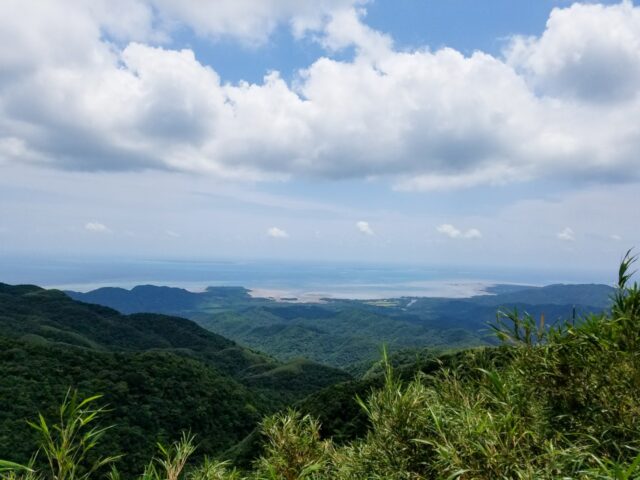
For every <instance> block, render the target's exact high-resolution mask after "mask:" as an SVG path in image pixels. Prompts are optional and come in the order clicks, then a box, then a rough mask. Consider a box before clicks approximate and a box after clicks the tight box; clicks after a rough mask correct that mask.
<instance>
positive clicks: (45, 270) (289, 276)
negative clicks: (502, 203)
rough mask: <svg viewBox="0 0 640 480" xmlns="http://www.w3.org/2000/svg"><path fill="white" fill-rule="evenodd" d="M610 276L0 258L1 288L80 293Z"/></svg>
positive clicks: (375, 289)
mask: <svg viewBox="0 0 640 480" xmlns="http://www.w3.org/2000/svg"><path fill="white" fill-rule="evenodd" d="M609 273H610V275H607V273H606V272H587V271H580V272H570V271H569V272H567V271H566V270H565V271H562V272H560V271H558V272H554V271H550V270H541V269H539V270H535V269H522V268H501V269H495V268H491V269H489V268H482V267H459V266H428V265H390V264H370V263H369V264H368V263H319V262H300V261H274V260H269V261H267V260H251V261H219V260H153V259H146V260H145V259H112V258H110V259H95V258H92V259H79V258H55V259H52V258H19V257H9V258H0V282H4V283H11V284H19V283H29V284H36V285H40V286H43V287H46V288H59V289H64V290H77V291H82V292H86V291H89V290H93V289H96V288H99V287H105V286H111V287H123V288H131V287H133V286H135V285H141V284H152V285H166V286H172V287H181V288H186V289H188V290H191V291H202V290H204V289H205V288H206V287H208V286H243V287H246V288H248V289H250V290H252V294H253V295H254V296H265V297H275V298H290V297H296V298H299V299H303V300H304V299H307V300H312V299H315V298H322V297H326V298H353V299H377V298H392V297H401V296H411V297H420V296H426V297H433V296H439V297H468V296H471V295H475V294H478V293H482V292H483V291H484V290H485V289H486V288H487V287H488V286H491V285H496V284H519V285H535V286H542V285H548V284H554V283H607V284H611V283H613V281H614V278H613V273H614V272H609Z"/></svg>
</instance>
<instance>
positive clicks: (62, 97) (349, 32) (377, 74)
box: [0, 0, 640, 190]
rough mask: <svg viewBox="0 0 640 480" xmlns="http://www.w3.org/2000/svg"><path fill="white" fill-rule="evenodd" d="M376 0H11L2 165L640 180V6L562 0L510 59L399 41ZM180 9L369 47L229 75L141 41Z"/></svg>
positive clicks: (256, 37)
mask: <svg viewBox="0 0 640 480" xmlns="http://www.w3.org/2000/svg"><path fill="white" fill-rule="evenodd" d="M74 1H75V0H74ZM89 4H91V7H88V6H87V5H89ZM361 4H363V2H360V1H357V0H324V1H318V2H311V1H293V0H286V1H276V0H264V1H257V0H233V1H232V0H220V1H217V2H208V3H207V2H204V3H203V2H196V1H195V0H194V1H186V2H170V1H168V0H148V1H143V0H134V1H133V2H132V3H131V4H130V5H131V6H130V7H129V6H128V5H129V4H128V3H126V2H124V3H120V2H117V3H116V4H114V5H115V7H117V8H114V9H113V11H112V10H109V9H108V8H107V6H108V5H110V4H109V3H105V2H104V1H100V0H96V2H87V3H85V2H80V1H75V3H74V4H73V5H74V8H64V9H61V8H59V6H60V4H59V3H56V2H44V3H42V2H38V1H35V0H31V1H29V0H7V1H5V2H0V132H2V133H1V134H0V163H5V164H6V163H7V162H16V163H17V162H31V163H39V164H43V165H47V166H48V167H57V168H63V169H74V170H141V169H166V170H179V171H187V172H198V173H203V174H207V175H215V176H219V177H223V178H236V179H241V180H270V179H280V180H281V179H286V178H289V177H291V176H296V175H304V176H312V177H314V176H315V177H324V178H369V177H386V178H388V179H389V180H390V181H391V182H392V183H393V184H394V185H395V186H396V188H398V189H401V190H437V189H454V188H467V187H472V186H476V185H485V184H490V185H493V184H505V183H510V182H515V181H523V180H530V179H535V178H541V177H554V178H578V179H584V180H597V181H600V182H614V181H636V180H638V179H640V173H639V172H640V163H639V162H640V157H638V155H637V151H639V150H640V7H634V6H633V5H632V4H631V2H625V3H622V4H620V5H614V6H601V5H574V6H572V7H568V8H564V9H555V10H554V11H553V14H552V15H551V18H550V19H549V22H548V24H547V28H546V30H545V32H544V33H543V34H542V35H541V36H540V37H538V38H526V39H525V38H520V37H516V38H514V39H513V40H512V42H511V43H510V46H509V48H507V53H506V54H505V58H499V57H495V56H491V55H488V54H484V53H482V52H475V53H474V54H472V55H471V56H464V55H463V54H461V53H460V52H458V51H456V50H453V49H449V48H443V49H440V50H437V51H429V50H426V49H419V50H415V51H398V50H394V48H393V42H392V39H391V38H389V37H388V36H386V35H383V34H381V33H379V32H376V31H375V30H372V29H371V28H370V27H367V26H366V25H364V24H363V16H362V12H360V11H358V10H357V9H354V6H355V7H357V6H358V5H361ZM152 7H153V8H152ZM129 12H131V17H130V18H128V17H127V15H126V14H127V13H129ZM212 12H214V13H215V15H213V14H211V13H212ZM17 18H20V22H17V21H16V19H17ZM176 23H177V24H186V25H188V26H190V28H193V29H194V30H195V31H197V32H199V33H200V34H202V35H205V36H213V37H217V36H229V35H230V36H234V37H237V38H242V39H244V40H245V41H249V42H259V41H263V40H264V38H265V36H266V35H268V34H269V32H271V31H272V30H273V28H275V26H276V25H278V24H284V23H288V24H290V25H292V27H293V28H294V29H295V30H296V32H297V33H298V34H303V33H304V32H305V31H306V30H308V29H324V30H323V34H322V35H320V37H319V39H320V41H321V42H322V43H323V45H325V47H327V48H329V49H340V48H344V47H346V46H349V45H353V46H355V47H356V51H357V54H356V57H355V59H353V61H337V60H333V59H330V58H320V59H318V60H317V61H315V62H314V63H312V64H311V65H310V66H309V67H308V68H306V69H305V70H304V71H302V72H300V74H299V77H298V78H297V79H296V80H295V81H294V82H292V84H287V83H286V82H285V81H284V80H283V79H282V78H280V76H279V75H278V74H277V73H271V74H269V75H268V76H267V77H265V79H264V81H263V82H262V83H258V84H248V83H240V84H235V85H234V84H227V83H224V82H222V81H221V79H220V77H219V75H218V74H217V72H216V71H215V69H214V68H215V66H214V67H209V66H205V65H203V64H201V63H200V62H199V61H198V59H197V58H195V56H194V53H193V52H192V51H191V50H188V49H185V50H174V49H170V48H159V47H151V46H149V45H146V44H144V43H143V42H154V43H155V44H157V42H159V41H162V38H163V35H165V36H166V35H170V34H171V32H172V31H173V29H174V28H175V27H176V25H175V24H176ZM104 32H106V33H108V34H109V35H111V36H113V37H117V38H119V39H121V43H119V44H118V45H123V46H122V47H118V46H116V45H115V44H114V43H111V42H108V41H106V40H105V37H104V35H103V34H104ZM167 45H168V44H167ZM620 100H624V101H620ZM62 112H64V115H63V114H62Z"/></svg>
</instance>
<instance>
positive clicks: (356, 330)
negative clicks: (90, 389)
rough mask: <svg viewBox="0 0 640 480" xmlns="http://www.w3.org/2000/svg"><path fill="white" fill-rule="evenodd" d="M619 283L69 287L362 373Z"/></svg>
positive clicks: (466, 340) (592, 307) (548, 314)
mask: <svg viewBox="0 0 640 480" xmlns="http://www.w3.org/2000/svg"><path fill="white" fill-rule="evenodd" d="M613 291H614V290H613V289H612V288H611V287H609V286H606V285H550V286H546V287H531V286H512V285H497V286H494V287H490V288H489V290H488V293H490V294H487V295H479V296H476V297H472V298H464V299H450V298H408V297H405V298H395V299H388V300H385V301H365V300H327V301H325V302H323V303H319V304H299V303H286V302H276V301H273V300H270V299H264V298H262V299H261V298H252V297H250V296H249V295H248V292H247V290H245V289H243V288H241V287H211V288H209V289H208V290H207V291H205V292H202V293H192V292H188V291H186V290H183V289H179V288H167V287H154V286H150V285H146V286H138V287H135V288H133V289H131V290H125V289H121V288H102V289H98V290H94V291H92V292H88V293H77V292H68V294H69V295H71V296H72V297H73V298H76V299H79V300H82V301H87V302H93V303H98V304H101V305H106V306H109V307H112V308H116V309H119V310H121V311H123V312H138V311H150V312H157V313H172V314H178V315H181V316H186V317H187V318H191V319H192V320H194V321H196V322H198V323H199V324H200V325H201V326H203V327H205V328H207V329H208V330H211V331H213V332H216V333H218V334H220V335H223V336H225V337H227V338H230V339H233V340H235V341H237V342H239V343H240V344H242V345H246V346H248V347H250V348H254V349H257V350H260V351H263V352H266V353H268V354H270V355H272V356H274V357H275V358H277V359H279V360H281V361H288V360H291V359H295V358H298V357H305V358H308V359H311V360H314V361H316V362H320V363H323V364H327V365H332V366H334V367H339V368H343V369H348V370H349V371H352V372H358V371H360V369H361V365H366V364H369V363H370V362H372V361H374V360H376V359H377V358H378V356H379V354H380V345H382V344H383V343H384V344H385V345H386V346H387V348H388V349H389V351H390V352H396V351H399V350H403V349H407V348H421V347H425V346H428V347H430V348H432V349H440V350H446V349H451V348H465V347H469V346H477V345H486V344H490V343H491V342H492V341H493V340H492V337H491V336H490V335H488V334H489V332H488V330H487V323H489V322H491V321H493V320H494V319H495V315H496V311H497V310H498V309H500V308H506V309H513V308H517V309H518V310H519V311H526V312H528V313H530V314H531V315H532V316H535V317H537V318H539V317H540V316H541V315H544V316H545V318H546V319H547V321H548V322H550V323H553V322H556V321H558V320H560V319H563V318H569V317H572V316H576V317H579V316H580V315H585V314H588V313H598V312H602V311H604V310H605V309H607V308H608V306H609V305H610V300H611V295H612V294H613Z"/></svg>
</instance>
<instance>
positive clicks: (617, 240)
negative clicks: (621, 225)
mask: <svg viewBox="0 0 640 480" xmlns="http://www.w3.org/2000/svg"><path fill="white" fill-rule="evenodd" d="M609 238H610V239H611V240H615V241H616V242H619V241H621V240H622V237H621V236H620V235H617V234H615V233H614V234H612V235H610V236H609Z"/></svg>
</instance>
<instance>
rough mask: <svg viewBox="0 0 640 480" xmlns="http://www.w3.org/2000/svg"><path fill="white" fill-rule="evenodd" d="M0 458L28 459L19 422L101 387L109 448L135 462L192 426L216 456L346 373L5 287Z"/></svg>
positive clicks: (185, 327)
mask: <svg viewBox="0 0 640 480" xmlns="http://www.w3.org/2000/svg"><path fill="white" fill-rule="evenodd" d="M0 367H1V370H2V375H3V381H2V382H0V458H7V457H12V458H16V459H17V460H19V461H27V460H28V459H29V457H30V455H31V454H32V453H33V452H32V451H31V450H30V447H28V445H32V444H33V443H32V441H31V440H33V434H32V432H31V431H30V428H29V427H28V426H27V424H26V422H25V420H27V419H31V418H33V415H34V412H38V411H42V412H43V413H44V414H46V415H52V414H53V412H52V411H51V410H49V408H50V407H49V406H51V405H56V404H59V403H60V401H61V399H62V398H63V396H64V394H65V392H66V391H67V389H68V388H69V387H72V388H76V389H78V390H79V391H80V393H81V394H85V395H89V394H94V393H96V392H97V393H103V394H104V401H105V402H106V403H107V404H108V405H109V408H110V413H109V417H108V420H109V422H112V423H114V424H115V425H116V427H115V428H114V429H113V433H112V434H110V436H109V437H110V439H111V441H110V442H111V443H109V444H106V445H104V448H105V451H107V450H108V451H110V452H114V451H118V452H131V453H130V454H128V456H127V457H126V458H125V460H123V471H124V472H133V471H139V470H140V469H141V468H142V466H143V465H142V462H143V460H144V461H146V459H148V458H149V456H150V455H152V454H153V449H154V444H155V442H156V441H157V440H173V439H175V438H177V436H178V435H179V432H180V431H182V430H191V431H192V432H193V433H195V434H196V435H197V438H198V441H199V442H200V443H201V446H200V448H199V452H200V453H201V454H202V455H205V454H208V455H214V454H216V453H219V452H221V451H223V450H225V449H227V448H229V447H230V446H232V445H233V444H235V443H236V442H238V441H239V440H241V439H242V438H243V437H245V436H246V435H247V434H248V433H250V432H251V431H252V430H253V429H254V428H255V426H256V423H257V422H258V421H259V419H260V418H261V417H262V416H263V415H264V414H267V413H270V412H274V411H276V410H278V409H280V408H283V407H284V406H286V405H289V404H291V403H292V402H295V401H297V400H300V399H302V398H304V397H305V396H307V395H308V394H310V393H312V392H314V391H317V390H318V389H321V388H324V387H326V386H328V385H331V384H333V383H336V382H341V381H345V380H348V379H350V377H349V375H348V374H346V373H344V372H342V371H340V370H336V369H333V368H329V367H325V366H322V365H318V364H315V363H313V362H310V361H307V360H297V361H292V362H290V363H288V364H285V363H282V362H279V361H277V360H275V359H273V358H272V357H269V356H266V355H264V354H261V353H258V352H255V351H252V350H249V349H246V348H243V347H240V346H239V345H238V344H236V343H235V342H233V341H231V340H228V339H226V338H224V337H222V336H220V335H217V334H214V333H212V332H210V331H207V330H205V329H203V328H201V327H199V326H198V325H197V324H196V323H194V322H192V321H190V320H187V319H184V318H179V317H173V316H166V315H158V314H135V315H122V314H120V313H119V312H117V311H115V310H113V309H111V308H108V307H103V306H99V305H93V304H87V303H82V302H78V301H75V300H72V299H71V298H69V297H68V296H67V295H65V294H64V293H62V292H59V291H55V290H44V289H41V288H39V287H35V286H28V285H21V286H10V285H6V284H0Z"/></svg>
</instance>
